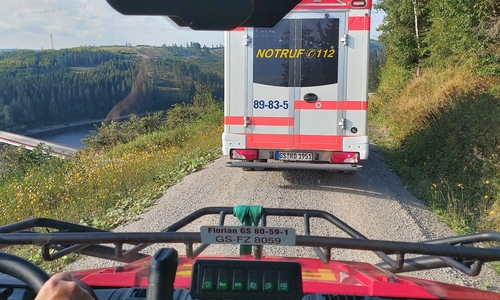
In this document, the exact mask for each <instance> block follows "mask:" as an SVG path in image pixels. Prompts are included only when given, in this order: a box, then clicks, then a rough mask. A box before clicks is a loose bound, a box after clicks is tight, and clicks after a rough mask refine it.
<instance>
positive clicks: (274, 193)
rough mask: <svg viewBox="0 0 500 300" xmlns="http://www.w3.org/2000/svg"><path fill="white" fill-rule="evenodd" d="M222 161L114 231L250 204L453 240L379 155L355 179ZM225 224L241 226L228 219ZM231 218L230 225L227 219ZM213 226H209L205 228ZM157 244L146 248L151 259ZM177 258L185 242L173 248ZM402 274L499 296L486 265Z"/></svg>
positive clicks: (390, 233) (308, 252)
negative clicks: (467, 270) (466, 270)
mask: <svg viewBox="0 0 500 300" xmlns="http://www.w3.org/2000/svg"><path fill="white" fill-rule="evenodd" d="M226 161H227V158H225V157H222V158H219V159H217V160H216V161H215V162H213V163H211V164H209V165H207V166H206V167H205V168H204V169H203V170H201V171H199V172H196V173H194V174H191V175H189V176H187V177H186V178H184V179H183V180H182V181H181V182H179V183H178V184H176V185H175V186H173V187H171V188H170V189H169V190H168V191H167V193H166V194H165V195H164V196H163V197H162V198H160V199H159V200H158V202H157V204H156V205H155V206H153V207H151V208H150V209H149V210H148V211H147V212H145V213H144V214H142V215H140V216H139V219H138V220H137V221H135V222H132V223H130V224H127V225H125V226H122V227H119V228H117V229H116V231H120V232H123V231H132V232H137V231H148V232H150V231H160V230H161V229H163V228H165V227H167V226H168V225H170V224H172V223H174V222H175V221H177V220H179V219H180V218H181V217H183V216H185V215H187V214H189V213H191V212H193V211H195V210H198V209H200V208H203V207H208V206H230V207H232V206H234V205H247V204H255V205H262V206H264V207H268V208H300V209H317V210H324V211H327V212H329V213H331V214H333V215H335V216H336V217H338V218H339V219H341V220H343V221H344V222H345V223H347V224H348V225H350V226H351V227H353V228H354V229H356V230H357V231H358V232H360V233H361V234H363V235H364V236H366V237H368V238H371V239H380V240H395V241H423V240H427V239H434V238H441V237H446V236H451V235H455V233H454V232H453V231H451V230H450V229H448V228H447V227H446V226H445V225H444V224H443V223H441V222H440V221H439V220H438V218H437V217H436V216H435V215H433V214H432V213H431V212H429V211H428V210H427V209H426V207H425V205H423V203H422V202H420V201H419V200H418V199H416V198H415V197H414V196H412V195H411V194H410V193H409V192H408V191H406V189H405V188H404V186H403V185H402V183H401V181H400V180H399V178H398V177H397V176H396V175H394V174H393V173H391V171H390V170H389V169H388V167H387V166H386V165H385V164H384V163H383V162H382V160H381V155H380V154H379V153H377V152H376V151H373V149H372V151H371V152H370V158H369V159H368V160H367V161H366V162H365V163H364V169H363V170H362V171H360V172H356V173H355V174H352V175H346V174H342V173H333V172H327V171H303V170H293V171H243V170H242V169H239V168H228V167H225V166H224V164H225V162H226ZM227 221H228V222H226V224H227V225H238V224H237V221H236V220H235V219H234V218H227ZM229 221H234V222H229ZM208 222H211V223H208ZM211 224H214V225H216V224H217V219H215V218H211V217H206V218H203V219H201V220H200V221H199V222H195V223H194V224H190V225H189V226H187V227H185V230H183V231H197V230H199V227H200V226H202V225H211ZM268 226H276V227H296V228H297V234H303V220H302V219H296V218H288V219H283V218H282V219H281V220H275V219H272V218H269V220H268ZM311 231H312V234H315V235H323V236H340V237H347V235H346V234H345V233H343V232H340V231H339V230H338V229H336V228H334V227H333V226H326V223H323V222H321V221H320V222H312V223H311ZM161 246H165V245H154V246H150V247H148V248H147V249H146V252H148V253H150V254H152V253H154V251H155V250H156V249H158V248H160V247H161ZM175 247H176V248H177V250H178V251H179V254H183V253H185V251H184V246H183V245H176V246H175ZM203 254H230V255H237V254H238V248H237V246H233V245H212V246H210V247H209V248H208V249H207V250H205V252H203ZM264 255H280V256H283V255H284V256H306V257H315V253H314V251H313V250H312V249H310V248H299V247H286V246H282V247H270V246H269V247H267V246H266V247H265V248H264ZM332 258H333V259H337V260H358V261H359V260H361V261H366V262H370V263H377V262H380V259H379V258H378V257H377V256H376V255H375V254H373V253H371V252H366V251H353V250H341V249H333V250H332ZM109 265H110V262H109V261H104V260H98V259H95V258H82V259H80V260H78V261H77V262H75V263H73V264H72V265H70V266H69V267H68V268H67V269H72V270H75V269H83V268H90V267H105V266H109ZM405 275H411V276H418V277H421V278H426V279H431V280H437V281H441V282H448V283H453V284H459V285H463V286H473V287H476V288H481V289H486V288H488V289H490V290H494V291H500V279H499V278H498V276H497V275H496V274H495V273H494V272H493V271H492V270H490V269H488V268H483V272H482V273H481V274H480V275H479V276H478V277H469V276H466V275H464V274H462V273H460V272H459V271H456V270H452V269H449V268H448V269H440V270H429V271H420V272H415V273H408V274H405Z"/></svg>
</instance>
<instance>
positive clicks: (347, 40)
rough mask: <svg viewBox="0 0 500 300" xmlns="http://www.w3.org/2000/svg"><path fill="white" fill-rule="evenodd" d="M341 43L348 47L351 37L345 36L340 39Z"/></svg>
mask: <svg viewBox="0 0 500 300" xmlns="http://www.w3.org/2000/svg"><path fill="white" fill-rule="evenodd" d="M340 41H341V42H342V43H344V46H347V43H348V42H349V36H348V35H347V34H344V37H342V38H340Z"/></svg>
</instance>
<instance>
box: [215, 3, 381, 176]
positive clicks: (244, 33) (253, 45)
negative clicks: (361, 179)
mask: <svg viewBox="0 0 500 300" xmlns="http://www.w3.org/2000/svg"><path fill="white" fill-rule="evenodd" d="M371 4H372V3H371V0H304V1H302V2H301V3H300V4H299V5H297V6H296V7H295V8H294V9H293V10H292V11H291V12H290V13H289V14H288V15H287V16H286V17H285V18H283V19H282V20H281V21H280V22H279V23H278V24H277V25H276V26H275V27H273V28H237V29H235V30H232V31H228V32H226V33H225V74H224V76H225V102H224V133H223V134H222V149H223V153H224V155H229V156H230V159H231V160H232V161H231V162H228V163H227V166H232V167H244V168H277V169H325V170H339V171H354V170H358V169H361V164H360V162H361V160H364V159H367V158H368V151H369V150H368V146H369V138H368V135H367V105H368V104H367V100H368V60H369V43H370V12H371Z"/></svg>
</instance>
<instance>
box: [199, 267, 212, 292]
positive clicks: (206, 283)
mask: <svg viewBox="0 0 500 300" xmlns="http://www.w3.org/2000/svg"><path fill="white" fill-rule="evenodd" d="M202 284H203V285H202V286H201V289H202V290H211V289H212V288H213V285H214V283H213V270H212V269H204V270H203V278H202Z"/></svg>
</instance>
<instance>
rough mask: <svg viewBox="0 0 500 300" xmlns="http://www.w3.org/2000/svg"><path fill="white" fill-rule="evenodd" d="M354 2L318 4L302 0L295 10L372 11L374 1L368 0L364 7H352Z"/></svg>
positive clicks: (342, 0)
mask: <svg viewBox="0 0 500 300" xmlns="http://www.w3.org/2000/svg"><path fill="white" fill-rule="evenodd" d="M351 2H352V0H340V1H339V0H322V1H321V2H318V1H317V0H302V1H301V2H300V4H298V5H297V6H296V7H295V9H301V8H302V9H328V8H329V9H332V8H334V9H335V8H338V9H346V8H354V9H370V8H371V7H372V0H366V5H365V6H364V7H352V5H351Z"/></svg>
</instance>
